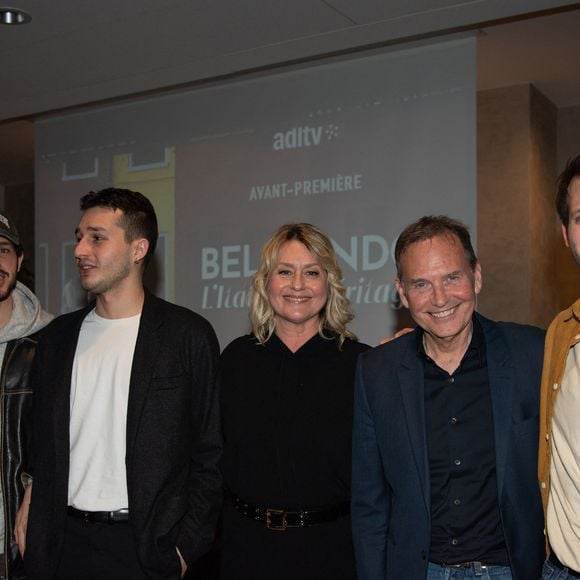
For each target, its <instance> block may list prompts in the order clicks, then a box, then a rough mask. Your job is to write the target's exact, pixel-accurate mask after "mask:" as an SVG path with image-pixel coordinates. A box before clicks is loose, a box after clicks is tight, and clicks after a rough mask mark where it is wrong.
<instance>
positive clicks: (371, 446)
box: [351, 355, 391, 580]
mask: <svg viewBox="0 0 580 580" xmlns="http://www.w3.org/2000/svg"><path fill="white" fill-rule="evenodd" d="M364 375H365V373H364V355H363V356H362V357H359V361H358V367H357V373H356V379H355V403H354V426H353V449H352V458H353V465H352V500H351V506H352V507H351V510H352V530H353V541H354V549H355V556H356V565H357V573H358V579H359V580H384V578H385V574H386V568H387V562H386V548H387V535H388V531H389V529H388V528H389V519H390V505H391V501H390V491H389V488H388V484H387V482H386V481H385V478H384V474H383V466H382V460H381V456H380V451H379V446H378V443H377V434H376V427H375V421H374V417H373V412H372V409H371V408H370V405H369V401H368V396H367V391H366V386H365V376H364Z"/></svg>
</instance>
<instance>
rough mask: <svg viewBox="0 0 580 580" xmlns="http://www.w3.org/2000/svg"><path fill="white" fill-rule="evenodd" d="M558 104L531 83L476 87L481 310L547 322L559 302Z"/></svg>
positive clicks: (498, 316)
mask: <svg viewBox="0 0 580 580" xmlns="http://www.w3.org/2000/svg"><path fill="white" fill-rule="evenodd" d="M556 135H557V110H556V108H555V107H554V105H553V104H552V103H551V102H550V101H549V100H548V99H547V98H546V97H544V96H543V95H542V94H541V93H540V92H539V91H537V90H536V89H535V88H534V87H533V86H532V85H527V84H526V85H518V86H514V87H506V88H501V89H493V90H489V91H480V92H479V93H478V103H477V149H478V159H477V186H478V201H477V210H478V221H477V223H478V253H479V258H480V260H481V263H482V267H483V275H484V286H483V291H482V295H481V297H480V300H479V310H480V311H481V312H482V314H484V315H486V316H489V317H490V318H494V319H497V320H512V321H516V322H522V323H531V324H537V325H539V326H543V327H546V326H547V325H548V324H549V322H550V320H551V319H552V318H553V316H554V315H555V313H556V312H557V311H558V310H559V308H560V303H561V299H560V297H559V294H558V286H557V284H556V282H555V278H554V270H555V263H556V262H555V259H554V257H555V256H556V255H557V250H558V246H559V244H560V242H559V237H558V236H559V234H558V230H557V228H556V226H555V220H554V209H553V197H554V181H555V178H556Z"/></svg>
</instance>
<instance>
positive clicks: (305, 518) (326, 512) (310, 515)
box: [231, 495, 350, 532]
mask: <svg viewBox="0 0 580 580" xmlns="http://www.w3.org/2000/svg"><path fill="white" fill-rule="evenodd" d="M231 497H232V504H233V506H234V508H235V509H236V510H237V511H239V512H240V513H241V514H242V515H244V516H247V517H248V518H251V519H253V520H255V521H258V522H264V523H265V524H266V527H267V528H268V529H270V530H276V531H278V532H283V531H285V530H287V529H288V528H304V527H307V526H316V525H318V524H325V523H328V522H333V521H335V520H337V519H338V518H339V517H341V516H346V515H347V514H349V513H350V502H348V501H344V502H342V503H339V504H336V505H333V506H327V507H322V508H306V509H303V510H300V511H287V510H284V509H277V508H265V507H256V506H253V505H249V504H248V503H246V502H244V501H243V500H242V499H240V498H239V497H237V496H235V495H232V496H231Z"/></svg>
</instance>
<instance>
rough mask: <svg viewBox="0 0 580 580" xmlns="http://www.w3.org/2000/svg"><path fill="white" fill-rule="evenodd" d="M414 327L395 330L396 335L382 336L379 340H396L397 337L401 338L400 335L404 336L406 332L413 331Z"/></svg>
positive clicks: (383, 342)
mask: <svg viewBox="0 0 580 580" xmlns="http://www.w3.org/2000/svg"><path fill="white" fill-rule="evenodd" d="M413 330H415V329H414V328H401V330H398V331H397V332H395V334H394V336H389V338H381V340H379V344H386V343H387V342H391V340H395V338H399V337H400V336H404V335H405V334H409V332H413Z"/></svg>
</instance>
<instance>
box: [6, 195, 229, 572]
mask: <svg viewBox="0 0 580 580" xmlns="http://www.w3.org/2000/svg"><path fill="white" fill-rule="evenodd" d="M81 209H82V210H83V214H82V216H81V220H80V223H79V226H78V227H77V229H76V238H77V245H76V249H75V257H76V261H77V265H78V268H79V273H80V276H81V284H82V286H83V288H84V289H85V290H87V291H90V292H91V293H92V294H93V295H95V296H96V301H95V302H93V303H92V304H90V305H89V306H88V307H87V308H84V309H83V310H79V311H77V312H73V313H70V314H66V315H64V316H61V317H59V318H57V319H56V320H55V321H54V323H53V324H52V325H51V326H49V327H48V328H47V331H46V334H45V335H43V337H42V341H41V343H40V344H39V347H38V356H37V358H36V366H35V371H36V372H35V381H34V382H35V385H36V389H35V394H34V436H33V438H34V445H33V465H32V466H31V469H30V472H31V474H32V476H33V482H32V484H31V485H30V487H28V489H27V491H26V494H25V499H24V502H23V505H22V507H21V509H20V511H19V514H18V517H17V525H16V536H17V541H18V546H19V548H20V551H21V552H23V553H24V564H25V568H26V573H27V577H28V578H29V580H50V579H52V578H58V579H59V580H64V579H72V578H74V579H77V578H87V579H88V578H91V579H93V580H121V579H123V580H172V579H178V578H180V577H183V576H184V574H185V572H186V569H187V567H188V566H189V565H191V564H192V563H193V562H194V561H195V560H196V559H197V558H199V556H201V555H202V554H203V553H204V552H205V551H207V550H208V549H209V547H210V546H211V543H212V541H213V538H214V530H215V523H216V520H217V517H218V514H219V510H220V507H221V488H222V483H221V476H220V473H219V469H218V461H219V459H220V455H221V436H220V428H219V411H218V392H217V386H218V358H219V348H218V343H217V340H216V337H215V334H214V332H213V329H212V328H211V326H210V324H209V323H208V322H207V321H206V320H205V319H203V318H202V317H201V316H199V315H197V314H195V313H193V312H191V311H189V310H187V309H185V308H182V307H179V306H176V305H174V304H170V303H168V302H165V301H164V300H161V299H159V298H156V297H154V296H152V295H151V294H149V293H148V292H147V291H146V290H145V289H144V287H143V282H142V280H143V271H144V268H145V265H146V263H147V262H148V260H149V258H150V256H151V255H152V253H153V250H154V248H155V242H156V240H157V219H156V216H155V211H154V209H153V206H152V205H151V202H150V201H149V200H148V199H147V198H146V197H145V196H143V195H142V194H140V193H137V192H132V191H129V190H124V189H114V188H110V189H105V190H102V191H100V192H96V193H93V192H91V193H90V194H88V195H86V196H84V197H83V198H82V200H81Z"/></svg>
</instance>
